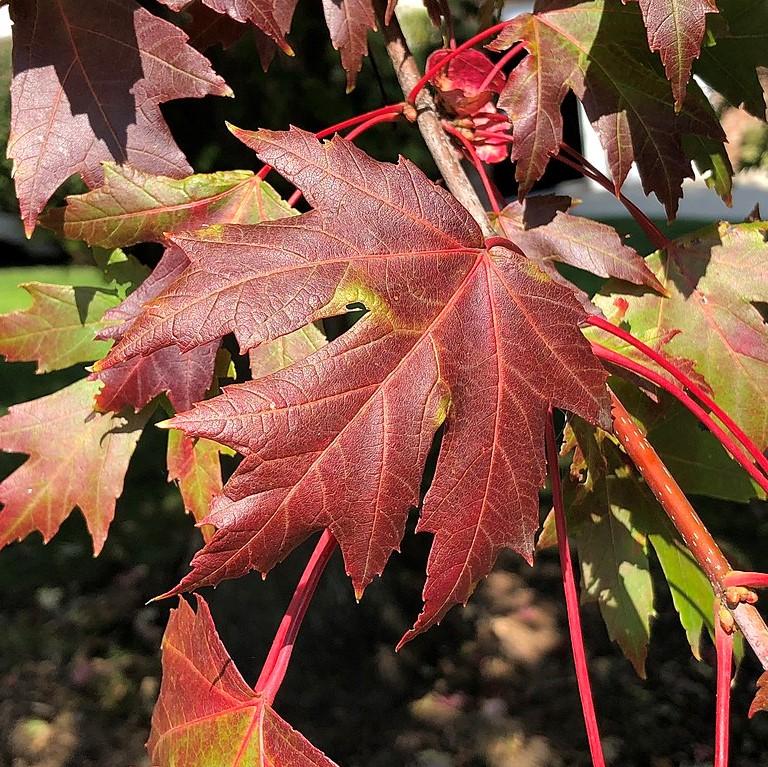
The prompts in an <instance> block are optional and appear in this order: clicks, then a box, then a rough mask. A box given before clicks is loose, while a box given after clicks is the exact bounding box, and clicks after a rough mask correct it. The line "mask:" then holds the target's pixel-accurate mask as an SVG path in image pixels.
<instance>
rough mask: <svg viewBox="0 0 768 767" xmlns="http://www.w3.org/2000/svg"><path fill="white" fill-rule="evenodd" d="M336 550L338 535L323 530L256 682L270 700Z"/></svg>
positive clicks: (257, 690)
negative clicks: (321, 578)
mask: <svg viewBox="0 0 768 767" xmlns="http://www.w3.org/2000/svg"><path fill="white" fill-rule="evenodd" d="M335 550H336V539H335V538H334V537H333V536H332V535H331V533H330V532H329V531H328V530H325V531H323V534H322V535H321V536H320V540H319V541H318V542H317V546H315V550H314V551H313V552H312V554H311V556H310V557H309V561H308V562H307V566H306V567H305V568H304V572H303V573H302V575H301V578H300V579H299V582H298V584H297V585H296V590H295V591H294V593H293V597H291V601H290V603H289V604H288V609H287V610H286V611H285V615H284V616H283V619H282V621H280V626H279V627H278V629H277V633H276V634H275V638H274V639H273V640H272V646H271V647H270V649H269V654H268V655H267V659H266V660H265V661H264V666H263V668H262V669H261V674H260V675H259V678H258V681H257V682H256V684H255V685H254V690H255V691H256V692H257V693H261V694H262V695H263V696H264V697H265V698H266V699H267V701H268V702H269V703H270V704H271V703H272V702H273V701H274V699H275V696H276V695H277V692H278V690H279V689H280V685H281V684H282V682H283V679H284V678H285V672H286V671H287V670H288V663H289V662H290V660H291V654H292V653H293V646H294V644H295V642H296V637H297V635H298V633H299V629H300V628H301V623H302V621H303V620H304V616H305V615H306V613H307V608H308V607H309V604H310V602H311V601H312V597H313V596H314V594H315V591H316V589H317V584H318V583H319V582H320V576H321V575H322V574H323V570H325V566H326V565H327V564H328V562H329V560H330V558H331V556H332V554H333V552H334V551H335Z"/></svg>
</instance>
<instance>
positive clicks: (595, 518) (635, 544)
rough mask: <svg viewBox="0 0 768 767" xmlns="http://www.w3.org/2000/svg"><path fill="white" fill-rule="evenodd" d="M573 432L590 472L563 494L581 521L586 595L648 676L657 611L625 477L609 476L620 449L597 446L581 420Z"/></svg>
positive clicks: (578, 534) (575, 528)
mask: <svg viewBox="0 0 768 767" xmlns="http://www.w3.org/2000/svg"><path fill="white" fill-rule="evenodd" d="M578 423H582V426H580V427H579V426H577V424H578ZM574 432H575V434H576V437H577V440H578V444H579V447H580V449H581V452H582V454H583V455H584V456H585V460H586V463H587V471H588V476H587V478H586V481H584V482H581V483H578V484H573V483H571V484H570V485H566V487H567V491H566V493H565V496H564V497H565V501H566V508H568V513H569V514H570V515H572V516H575V517H576V518H577V520H578V521H579V523H578V524H576V525H572V526H571V532H572V535H573V538H574V541H575V543H576V547H577V550H578V554H579V563H580V566H581V580H582V599H583V600H584V601H594V602H597V604H598V606H599V607H600V613H601V615H602V616H603V620H604V621H605V625H606V627H607V629H608V635H609V636H610V637H611V639H612V640H614V641H615V642H616V643H618V645H619V646H620V647H621V649H622V651H623V652H624V654H625V655H626V656H627V658H628V659H629V660H630V661H631V663H632V665H633V666H634V667H635V670H636V671H637V673H638V674H639V675H640V676H641V677H645V659H646V656H647V654H648V642H649V639H650V635H651V618H653V617H654V615H655V612H654V609H653V581H652V579H651V573H650V570H649V566H648V555H647V551H646V539H645V535H644V534H643V533H641V532H640V531H639V530H638V526H637V523H636V521H635V519H634V516H635V511H634V509H635V502H634V499H633V498H632V496H631V495H630V494H627V493H626V492H624V491H625V485H626V481H625V480H622V479H620V478H618V477H616V476H613V475H611V474H610V472H611V470H612V469H614V468H615V465H616V464H617V463H619V462H620V459H619V460H617V455H618V451H617V449H616V448H615V447H614V446H613V445H612V444H605V445H599V444H598V441H597V439H596V434H595V432H594V430H592V429H591V428H589V427H587V426H586V425H583V422H578V421H576V422H575V423H574ZM609 461H610V464H611V465H609Z"/></svg>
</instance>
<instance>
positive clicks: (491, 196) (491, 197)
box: [443, 122, 501, 213]
mask: <svg viewBox="0 0 768 767" xmlns="http://www.w3.org/2000/svg"><path fill="white" fill-rule="evenodd" d="M443 127H444V128H445V130H446V132H447V133H450V134H451V136H453V137H454V138H455V139H457V140H458V141H459V143H461V145H462V147H464V151H465V152H466V153H467V155H468V156H469V159H470V162H471V163H472V165H474V167H475V170H476V171H477V175H478V176H480V180H481V181H482V182H483V188H484V189H485V194H486V196H487V197H488V202H490V204H491V209H492V210H493V212H494V213H500V212H501V208H500V207H499V199H498V194H497V192H496V190H495V189H494V187H493V183H492V182H491V179H490V178H488V174H487V173H486V170H485V165H484V164H483V161H482V160H481V159H480V157H479V156H478V154H477V150H476V149H475V147H474V145H473V144H472V142H471V141H470V140H469V139H468V138H467V137H466V136H464V135H463V134H462V133H461V131H459V130H458V129H457V128H456V127H454V126H453V125H451V123H449V122H443Z"/></svg>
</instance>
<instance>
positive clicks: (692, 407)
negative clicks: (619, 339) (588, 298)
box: [592, 343, 768, 493]
mask: <svg viewBox="0 0 768 767" xmlns="http://www.w3.org/2000/svg"><path fill="white" fill-rule="evenodd" d="M592 353H593V354H594V355H595V356H596V357H599V358H600V359H602V360H605V361H606V362H610V363H612V364H613V365H617V366H618V367H621V368H624V369H625V370H630V371H632V372H633V373H636V374H637V375H639V376H642V377H643V378H645V379H647V380H648V381H651V382H652V383H654V384H656V386H658V387H660V388H661V389H664V391H666V392H668V393H669V394H671V395H672V396H673V397H675V398H676V399H677V400H678V401H679V402H680V403H681V404H682V405H684V406H685V407H686V408H687V409H688V410H689V411H690V412H691V413H692V414H693V415H694V416H696V418H698V419H699V421H700V422H701V423H702V424H704V426H706V427H707V429H709V431H711V432H712V434H713V435H714V436H715V437H716V438H717V440H718V441H719V442H720V444H721V445H722V446H723V447H724V448H725V449H726V450H727V451H728V452H729V453H730V454H731V456H732V457H733V459H734V460H735V461H736V462H737V463H738V464H739V465H740V466H741V467H742V468H743V469H744V470H745V471H746V472H747V473H748V474H749V476H750V477H752V479H754V480H755V482H757V484H758V485H759V486H760V487H761V488H762V489H763V490H764V491H765V492H766V493H768V477H766V476H765V475H764V474H763V473H762V472H760V470H759V469H758V468H757V467H756V466H755V465H754V464H753V463H752V461H751V460H750V457H751V456H750V455H749V454H747V453H746V452H745V451H744V450H743V449H742V447H741V446H740V445H738V444H736V442H734V440H733V439H731V437H730V436H729V435H728V434H727V433H726V432H725V431H724V430H723V429H722V428H721V427H720V426H718V424H717V423H716V422H715V421H714V419H713V418H712V417H711V416H710V415H709V414H708V413H707V411H706V410H704V408H702V407H701V405H699V404H698V403H697V402H696V401H695V400H694V399H693V398H692V397H690V396H689V395H688V394H686V393H685V391H683V390H682V389H680V388H679V387H678V386H675V384H673V383H671V382H670V381H668V380H667V379H666V378H664V376H662V375H660V374H659V373H657V372H656V371H655V370H652V369H651V368H648V367H646V366H645V365H642V364H641V363H639V362H635V361H634V360H632V359H630V358H629V357H625V356H624V355H623V354H619V353H618V352H615V351H613V350H612V349H607V348H606V347H604V346H601V345H600V344H597V343H593V344H592Z"/></svg>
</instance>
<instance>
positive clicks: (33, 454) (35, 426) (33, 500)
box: [0, 380, 146, 555]
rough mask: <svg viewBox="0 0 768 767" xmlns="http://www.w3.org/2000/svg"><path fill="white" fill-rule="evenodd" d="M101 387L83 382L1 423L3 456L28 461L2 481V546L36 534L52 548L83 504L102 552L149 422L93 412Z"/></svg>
mask: <svg viewBox="0 0 768 767" xmlns="http://www.w3.org/2000/svg"><path fill="white" fill-rule="evenodd" d="M100 387H101V384H99V383H97V382H95V381H88V380H83V381H78V382H77V383H74V384H72V385H70V386H67V387H65V388H64V389H61V390H60V391H57V392H56V393H55V394H51V395H49V396H47V397H41V398H40V399H36V400H32V401H30V402H24V403H22V404H20V405H13V406H12V407H11V408H10V409H9V411H8V414H7V415H5V416H3V417H2V418H0V450H4V451H6V452H13V453H26V454H27V455H29V456H30V457H29V460H27V461H26V463H24V464H22V466H20V467H19V468H18V469H17V470H16V471H15V472H13V473H12V474H11V475H10V476H9V477H7V478H6V479H5V480H3V481H2V482H1V483H0V503H2V507H3V508H2V511H0V547H2V546H5V545H7V544H8V543H10V542H11V541H14V540H21V539H22V538H24V537H26V536H27V535H29V533H31V532H32V531H34V530H39V531H40V533H41V534H42V536H43V540H44V541H45V542H46V543H47V542H48V541H49V540H50V539H51V537H53V535H55V534H56V531H57V530H58V529H59V525H61V523H62V522H63V521H64V520H65V519H66V518H67V517H68V516H69V515H70V513H71V512H72V510H73V509H74V508H75V506H77V507H78V508H79V509H80V510H81V511H82V513H83V516H84V517H85V521H86V524H87V526H88V531H89V532H90V534H91V537H92V538H93V551H94V555H95V554H98V553H99V552H100V551H101V548H102V546H103V545H104V541H105V540H106V537H107V529H108V528H109V525H110V523H111V521H112V519H113V517H114V515H115V501H116V499H117V498H118V497H119V496H120V494H121V492H122V489H123V479H124V477H125V472H126V469H127V468H128V462H129V460H130V458H131V455H132V454H133V450H134V448H135V447H136V442H137V441H138V439H139V435H140V434H141V429H142V427H143V425H144V422H145V421H146V417H145V416H142V415H139V416H132V417H130V418H118V417H116V416H114V415H112V414H109V415H103V414H100V413H94V412H93V401H94V396H95V395H96V393H97V392H98V390H99V388H100Z"/></svg>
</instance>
